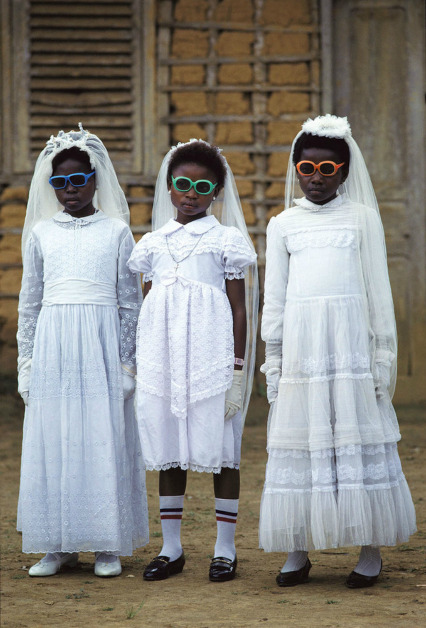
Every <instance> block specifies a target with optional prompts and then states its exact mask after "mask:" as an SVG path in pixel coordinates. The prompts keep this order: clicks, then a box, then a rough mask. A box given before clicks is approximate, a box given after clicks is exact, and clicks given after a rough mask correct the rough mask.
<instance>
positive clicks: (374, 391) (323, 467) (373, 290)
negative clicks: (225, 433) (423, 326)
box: [260, 115, 416, 588]
mask: <svg viewBox="0 0 426 628" xmlns="http://www.w3.org/2000/svg"><path fill="white" fill-rule="evenodd" d="M296 176H297V180H298V183H299V186H300V188H301V190H302V192H303V193H304V194H305V196H304V197H303V198H301V199H297V200H294V201H293V198H294V183H295V177H296ZM285 207H286V208H285V211H284V212H282V213H281V214H279V215H278V216H277V217H276V218H272V219H271V221H270V223H269V226H268V232H267V236H268V242H267V257H266V277H265V304H264V309H263V318H262V338H263V339H264V340H265V342H266V361H265V364H264V365H263V366H262V368H261V370H262V371H263V372H264V373H265V374H266V380H267V389H268V400H269V402H270V403H271V410H270V417H269V426H268V454H269V457H268V463H267V468H266V481H265V486H264V491H263V496H262V504H261V513H260V546H261V547H262V548H263V549H264V550H265V551H268V552H272V551H287V552H289V554H288V558H287V562H286V563H285V565H284V567H283V568H282V570H281V573H280V574H279V575H278V576H277V583H278V584H279V586H293V585H297V584H300V583H302V582H306V581H307V579H308V574H309V570H310V567H311V563H310V561H309V558H308V550H310V549H324V548H334V547H340V546H348V545H360V546H361V553H360V557H359V562H358V564H357V566H356V567H355V570H354V571H353V572H352V573H351V574H350V575H349V577H348V578H347V580H346V584H347V586H348V587H350V588H360V587H366V586H371V585H373V584H374V583H375V582H376V580H377V577H378V575H379V573H380V570H381V565H382V563H381V557H380V550H379V546H380V545H394V544H395V543H396V542H397V541H406V540H407V539H408V537H409V535H410V534H412V533H413V532H414V531H415V530H416V527H415V513H414V507H413V503H412V500H411V496H410V492H409V489H408V486H407V483H406V480H405V477H404V475H403V473H402V470H401V464H400V460H399V457H398V452H397V445H396V443H397V441H398V440H399V439H400V434H399V429H398V423H397V419H396V416H395V412H394V409H393V406H392V404H391V397H392V394H393V390H394V386H395V377H396V327H395V317H394V310H393V303H392V295H391V290H390V284H389V277H388V270H387V264H386V248H385V242H384V234H383V227H382V223H381V220H380V214H379V211H378V207H377V202H376V198H375V194H374V190H373V188H372V185H371V181H370V178H369V175H368V172H367V169H366V166H365V163H364V160H363V158H362V155H361V152H360V150H359V148H358V146H357V144H356V143H355V141H354V140H353V138H352V135H351V130H350V127H349V124H348V122H347V119H346V118H336V117H335V116H330V115H326V116H320V117H318V118H316V119H315V120H308V121H307V122H305V124H304V125H303V127H302V131H301V132H300V133H299V134H298V135H297V137H296V139H295V141H294V142H293V147H292V152H291V159H290V163H289V169H288V174H287V182H286V205H285Z"/></svg>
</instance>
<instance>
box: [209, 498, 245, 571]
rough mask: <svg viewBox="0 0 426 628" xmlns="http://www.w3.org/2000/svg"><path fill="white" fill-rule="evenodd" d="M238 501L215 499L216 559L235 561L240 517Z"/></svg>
mask: <svg viewBox="0 0 426 628" xmlns="http://www.w3.org/2000/svg"><path fill="white" fill-rule="evenodd" d="M238 502H239V500H238V499H220V498H219V497H216V498H215V508H216V524H217V538H216V545H215V546H214V556H215V558H219V557H223V558H229V559H230V560H234V558H235V555H236V551H235V527H236V524H237V515H238Z"/></svg>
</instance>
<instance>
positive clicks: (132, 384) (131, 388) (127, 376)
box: [121, 364, 136, 401]
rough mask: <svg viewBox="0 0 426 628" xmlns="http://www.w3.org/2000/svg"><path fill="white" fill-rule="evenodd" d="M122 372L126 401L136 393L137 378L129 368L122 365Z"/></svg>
mask: <svg viewBox="0 0 426 628" xmlns="http://www.w3.org/2000/svg"><path fill="white" fill-rule="evenodd" d="M121 373H122V377H123V397H124V401H127V399H130V397H132V396H133V395H134V394H135V388H136V380H135V377H134V375H133V373H132V372H131V371H130V369H129V368H127V367H126V366H124V364H122V365H121Z"/></svg>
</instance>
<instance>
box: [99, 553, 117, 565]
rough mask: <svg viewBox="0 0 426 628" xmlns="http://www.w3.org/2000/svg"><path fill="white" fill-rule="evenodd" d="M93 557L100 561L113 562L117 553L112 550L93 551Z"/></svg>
mask: <svg viewBox="0 0 426 628" xmlns="http://www.w3.org/2000/svg"><path fill="white" fill-rule="evenodd" d="M95 558H96V560H97V561H99V562H100V563H114V562H115V561H116V560H117V558H118V555H117V554H114V553H113V552H95Z"/></svg>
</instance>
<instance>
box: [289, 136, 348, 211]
mask: <svg viewBox="0 0 426 628" xmlns="http://www.w3.org/2000/svg"><path fill="white" fill-rule="evenodd" d="M304 160H307V161H313V162H314V164H319V163H321V162H322V161H334V163H335V164H340V163H342V162H341V160H340V159H339V155H338V154H337V153H335V152H334V151H333V150H329V149H328V148H313V147H312V148H304V149H303V150H302V152H301V154H300V161H304ZM343 168H344V166H343ZM343 168H339V169H338V170H337V172H336V174H333V175H332V176H331V177H325V176H323V175H322V174H321V173H320V172H319V170H315V172H314V174H313V175H311V176H303V175H301V174H299V173H297V180H298V181H299V185H300V188H301V190H302V192H303V193H304V195H305V196H306V198H307V199H308V201H311V202H312V203H316V204H317V205H325V204H326V203H328V202H329V201H332V200H333V198H336V196H337V194H336V193H337V190H338V188H339V185H341V183H343V181H344V180H345V179H346V176H347V175H346V174H345V172H343Z"/></svg>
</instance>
